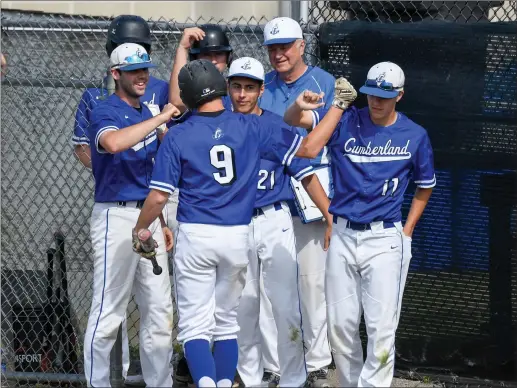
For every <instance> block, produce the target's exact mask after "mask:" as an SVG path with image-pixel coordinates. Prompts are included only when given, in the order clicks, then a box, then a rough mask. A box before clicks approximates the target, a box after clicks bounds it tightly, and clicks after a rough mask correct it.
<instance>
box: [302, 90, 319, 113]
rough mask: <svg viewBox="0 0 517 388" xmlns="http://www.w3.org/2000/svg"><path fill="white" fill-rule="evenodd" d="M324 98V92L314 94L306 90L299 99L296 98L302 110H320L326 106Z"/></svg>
mask: <svg viewBox="0 0 517 388" xmlns="http://www.w3.org/2000/svg"><path fill="white" fill-rule="evenodd" d="M323 96H325V93H324V92H321V93H314V92H311V91H310V90H305V91H304V92H302V93H301V94H300V95H299V96H298V98H296V102H295V104H296V105H297V106H298V108H300V109H301V110H314V109H318V108H321V107H322V106H323V105H325V102H324V101H323Z"/></svg>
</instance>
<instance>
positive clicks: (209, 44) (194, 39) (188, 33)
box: [169, 24, 233, 119]
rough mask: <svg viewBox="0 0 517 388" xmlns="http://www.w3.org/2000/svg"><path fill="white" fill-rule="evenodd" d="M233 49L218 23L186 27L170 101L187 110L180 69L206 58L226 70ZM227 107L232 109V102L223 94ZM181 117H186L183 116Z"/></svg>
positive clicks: (178, 51) (172, 75) (178, 54)
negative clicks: (181, 95)
mask: <svg viewBox="0 0 517 388" xmlns="http://www.w3.org/2000/svg"><path fill="white" fill-rule="evenodd" d="M232 55H233V49H232V46H231V45H230V41H229V39H228V37H227V36H226V34H225V33H224V31H223V29H222V28H221V27H220V26H218V25H216V24H204V25H202V26H200V27H191V28H185V30H184V31H183V35H182V37H181V40H180V43H179V45H178V48H177V49H176V56H175V58H174V63H173V66H172V72H171V79H170V83H169V85H170V86H169V101H170V103H171V104H173V105H174V106H176V107H177V108H178V109H179V110H180V111H182V112H184V111H185V110H187V107H186V105H185V103H184V102H183V101H182V100H181V97H180V89H179V85H178V75H179V72H180V70H181V69H182V68H183V66H184V65H185V64H186V63H187V61H189V60H195V59H206V60H208V61H210V62H212V63H213V64H214V65H215V66H216V67H217V69H218V70H219V71H220V72H221V73H222V72H224V71H225V70H226V69H227V68H228V66H229V65H230V63H231V61H232ZM222 98H223V104H224V107H225V109H228V110H231V106H232V103H231V101H230V99H229V97H228V96H223V97H222ZM181 119H184V118H183V117H182V118H181Z"/></svg>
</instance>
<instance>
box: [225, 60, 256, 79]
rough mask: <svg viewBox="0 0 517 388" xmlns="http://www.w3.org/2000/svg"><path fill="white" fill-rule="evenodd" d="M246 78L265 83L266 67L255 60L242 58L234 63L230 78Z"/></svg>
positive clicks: (229, 74)
mask: <svg viewBox="0 0 517 388" xmlns="http://www.w3.org/2000/svg"><path fill="white" fill-rule="evenodd" d="M232 77H245V78H251V79H254V80H257V81H261V82H264V66H262V63H260V62H259V61H257V60H256V59H255V58H250V57H242V58H239V59H236V60H234V61H233V62H232V64H231V66H230V70H229V71H228V78H232Z"/></svg>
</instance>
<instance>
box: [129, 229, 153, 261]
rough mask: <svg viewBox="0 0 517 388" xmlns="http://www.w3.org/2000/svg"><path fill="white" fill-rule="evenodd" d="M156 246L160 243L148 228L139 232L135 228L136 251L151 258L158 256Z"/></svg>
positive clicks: (134, 244)
mask: <svg viewBox="0 0 517 388" xmlns="http://www.w3.org/2000/svg"><path fill="white" fill-rule="evenodd" d="M156 248H158V243H157V242H156V241H155V240H154V238H153V235H152V233H151V232H150V231H149V230H148V229H142V230H140V232H138V233H137V232H136V230H135V229H133V251H134V252H136V253H138V254H139V255H140V256H142V257H144V258H146V259H151V258H153V257H155V256H156Z"/></svg>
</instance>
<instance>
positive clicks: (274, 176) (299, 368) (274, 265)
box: [228, 57, 332, 387]
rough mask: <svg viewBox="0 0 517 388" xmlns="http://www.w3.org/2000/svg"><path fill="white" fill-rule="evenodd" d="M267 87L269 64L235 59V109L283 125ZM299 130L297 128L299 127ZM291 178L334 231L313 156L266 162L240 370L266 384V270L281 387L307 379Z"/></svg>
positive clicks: (245, 378) (231, 84) (245, 379)
mask: <svg viewBox="0 0 517 388" xmlns="http://www.w3.org/2000/svg"><path fill="white" fill-rule="evenodd" d="M263 91H264V68H263V66H262V64H261V63H260V62H259V61H257V60H256V59H253V58H249V57H243V58H239V59H236V60H235V61H233V62H232V64H231V66H230V70H229V73H228V92H229V95H230V98H231V100H232V104H233V111H234V112H240V113H244V114H255V115H258V116H259V117H261V118H262V120H263V121H266V122H267V123H268V124H269V123H271V124H272V125H277V126H278V127H282V126H283V125H285V124H284V123H283V118H282V117H281V116H278V115H276V114H274V113H272V112H269V111H267V110H264V109H261V108H259V106H258V99H259V97H260V95H261V94H262V93H263ZM293 131H296V129H294V128H293ZM290 177H293V178H295V179H296V180H299V181H301V182H302V184H303V185H304V187H305V189H306V190H307V192H308V193H309V195H311V198H312V199H313V201H314V202H315V203H316V204H317V205H318V206H319V208H320V211H321V212H322V214H324V215H325V218H326V220H328V221H327V223H328V229H327V235H328V236H330V232H331V229H332V218H331V216H330V214H329V213H328V207H329V202H330V201H329V200H328V198H327V195H326V194H325V191H324V190H323V187H322V186H321V184H320V183H319V180H318V177H317V176H316V175H315V174H314V168H313V167H312V166H311V164H310V162H309V161H308V160H307V159H299V158H294V159H293V161H292V163H291V165H290V166H289V167H287V168H286V167H285V166H283V165H282V164H280V163H275V162H272V161H270V160H265V159H262V160H261V161H260V170H259V171H258V183H257V197H256V201H255V209H254V213H253V214H254V216H253V218H252V221H251V232H250V246H251V252H250V253H251V255H250V260H249V264H248V270H247V274H246V286H245V287H244V291H243V293H242V300H241V303H240V306H239V315H238V322H239V327H241V331H240V332H239V339H238V342H239V363H238V371H239V377H240V379H241V381H242V383H244V385H245V386H247V387H256V386H260V384H261V382H262V378H263V373H264V367H263V363H262V349H261V335H260V334H261V333H260V329H259V313H260V309H261V304H260V287H259V274H260V273H261V272H262V276H263V281H264V290H265V293H266V296H267V298H268V299H269V300H270V302H271V305H272V310H273V315H274V317H275V320H274V322H275V323H276V326H277V333H278V334H277V336H278V339H277V341H276V342H277V343H276V347H275V350H276V349H277V351H278V359H279V367H280V368H279V371H278V372H279V374H280V376H281V378H280V381H279V383H280V386H285V387H300V386H302V385H303V384H304V383H305V382H306V378H307V373H306V370H305V357H304V349H303V344H302V343H301V342H300V341H298V340H297V338H296V337H300V336H302V334H303V331H302V327H301V313H300V309H299V306H300V300H299V295H298V264H297V259H296V244H295V238H294V232H293V222H292V218H291V212H290V211H289V206H288V205H287V202H286V201H287V200H289V199H292V198H293V194H292V191H291V188H290V179H291V178H290ZM326 244H328V241H327V242H326ZM302 342H303V340H302Z"/></svg>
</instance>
